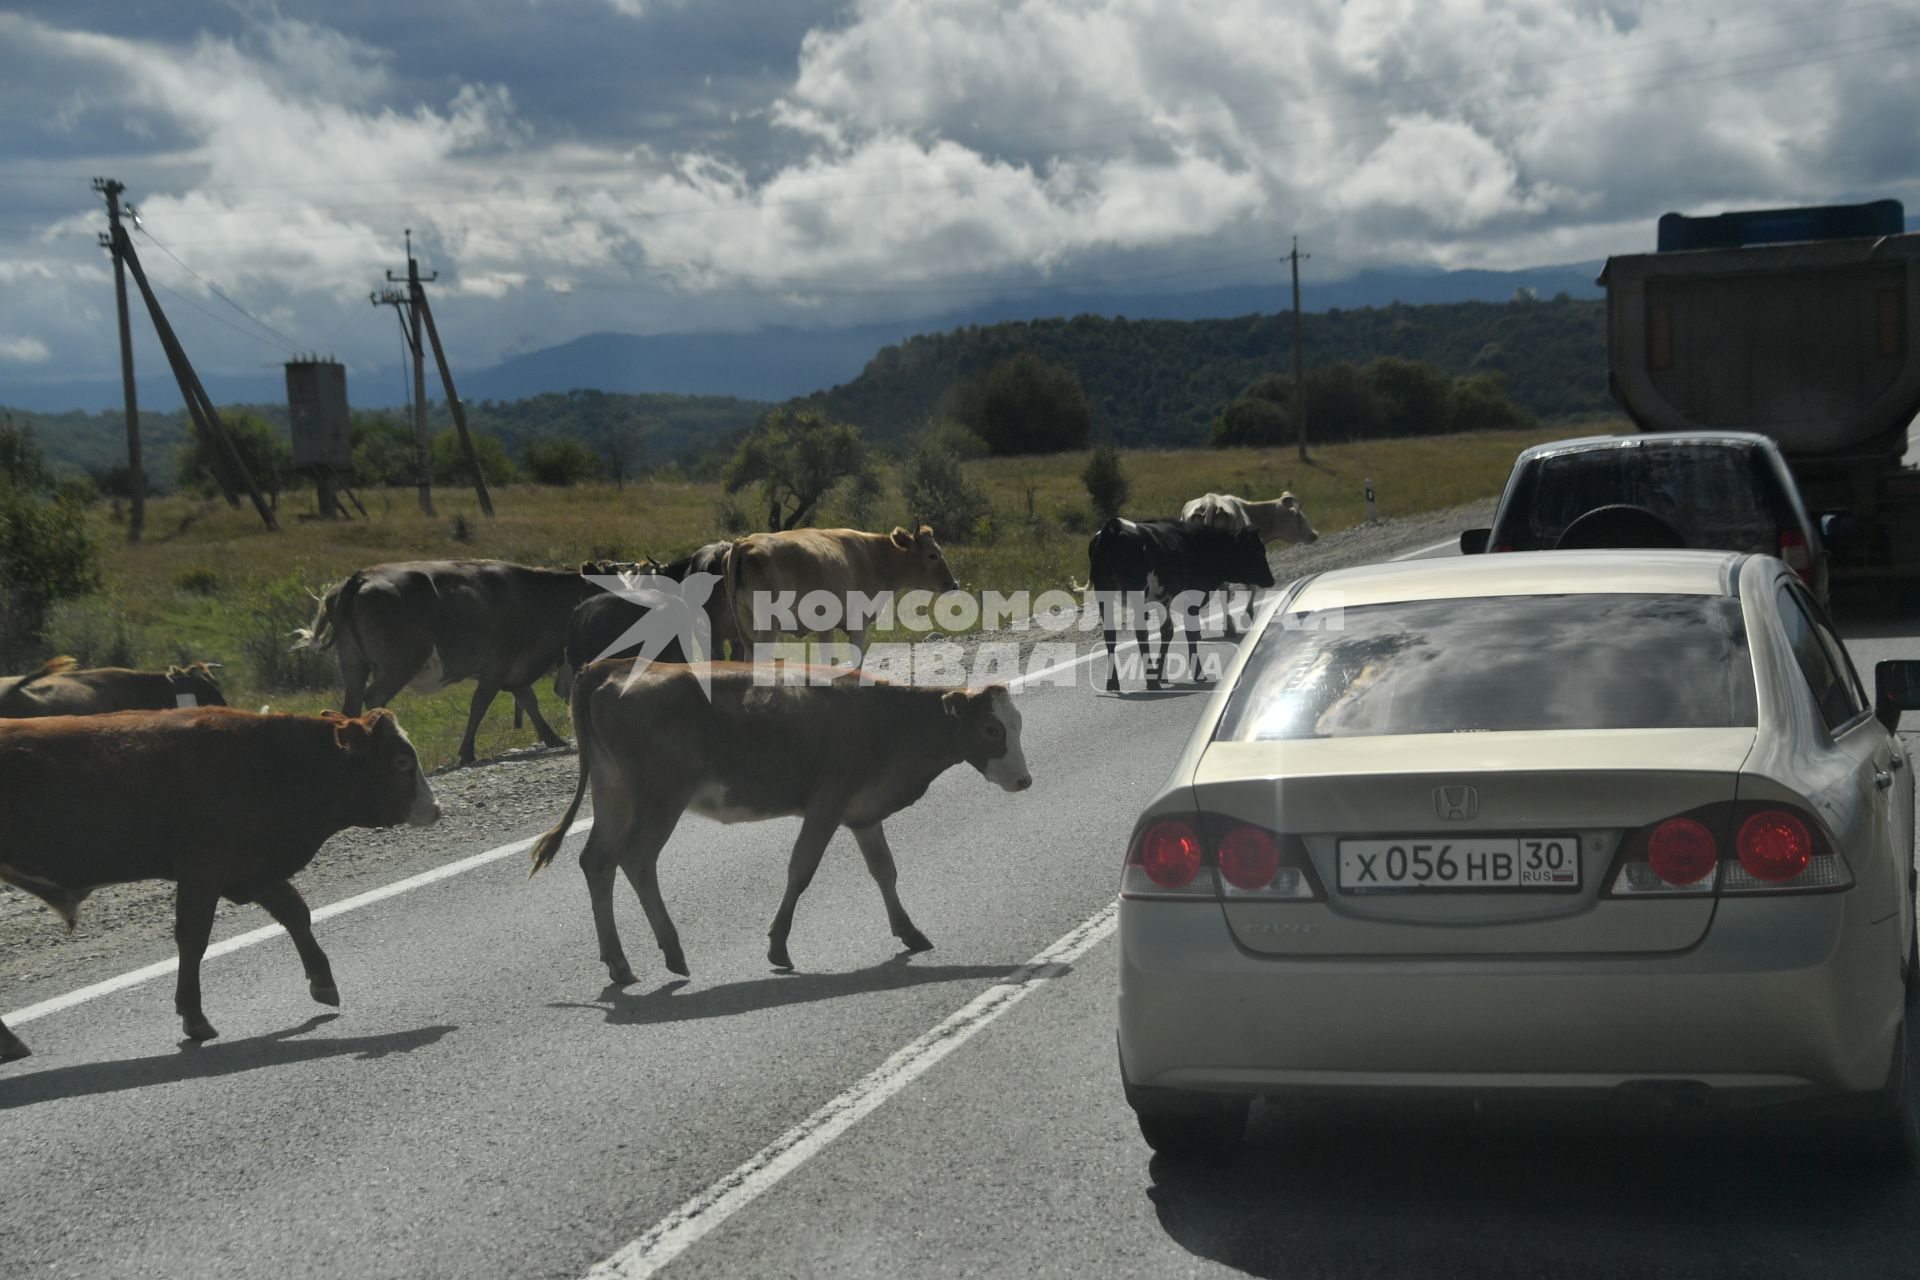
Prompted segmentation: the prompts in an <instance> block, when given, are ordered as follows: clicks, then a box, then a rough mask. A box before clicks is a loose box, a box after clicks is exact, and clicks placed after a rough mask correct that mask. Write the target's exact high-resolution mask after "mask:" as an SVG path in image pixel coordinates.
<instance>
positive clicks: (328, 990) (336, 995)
mask: <svg viewBox="0 0 1920 1280" xmlns="http://www.w3.org/2000/svg"><path fill="white" fill-rule="evenodd" d="M307 990H308V991H310V992H312V993H313V998H314V999H315V1000H318V1001H319V1002H320V1003H321V1004H325V1005H332V1006H333V1007H334V1008H336V1009H338V1008H339V1007H340V988H338V987H336V986H334V985H333V980H332V979H331V978H329V979H327V980H326V981H325V982H321V981H319V980H318V979H316V980H314V981H312V982H309V983H308V984H307Z"/></svg>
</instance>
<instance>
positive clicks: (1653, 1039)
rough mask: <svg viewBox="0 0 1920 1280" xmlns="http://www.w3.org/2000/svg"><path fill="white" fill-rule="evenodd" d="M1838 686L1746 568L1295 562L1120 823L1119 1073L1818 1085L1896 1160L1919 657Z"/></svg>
mask: <svg viewBox="0 0 1920 1280" xmlns="http://www.w3.org/2000/svg"><path fill="white" fill-rule="evenodd" d="M1877 685H1878V689H1877V693H1876V695H1875V696H1869V693H1868V691H1867V689H1866V687H1865V686H1864V684H1863V683H1862V681H1861V680H1860V678H1859V676H1858V675H1857V674H1856V672H1855V671H1854V669H1853V666H1852V663H1851V661H1850V659H1849V658H1848V656H1847V653H1846V650H1845V647H1844V646H1843V645H1842V643H1841V641H1840V639H1839V637H1838V636H1837V635H1836V634H1835V632H1834V630H1833V628H1832V626H1831V624H1830V623H1829V622H1828V621H1827V619H1826V616H1825V614H1824V612H1823V611H1822V610H1821V609H1820V607H1819V606H1818V605H1817V604H1815V603H1814V601H1813V599H1812V597H1811V596H1810V595H1809V594H1808V592H1807V590H1806V587H1805V585H1804V584H1803V583H1802V582H1801V581H1800V580H1799V579H1798V578H1797V577H1796V575H1795V574H1794V573H1793V572H1792V570H1790V569H1789V568H1788V567H1787V566H1786V565H1785V564H1783V563H1782V562H1781V561H1779V560H1777V559H1775V558H1773V557H1770V556H1757V555H1756V556H1742V555H1729V554H1725V553H1717V552H1699V551H1671V552H1665V551H1661V552H1647V551H1636V552H1632V553H1622V552H1611V551H1599V552H1592V551H1570V552H1541V553H1536V554H1533V555H1527V556H1487V557H1478V556H1476V557H1472V558H1468V559H1461V560H1455V561H1419V562H1414V563H1405V564H1392V565H1374V566H1369V567H1366V568H1360V569H1352V570H1346V571H1342V572H1337V573H1328V574H1325V575H1321V576H1318V577H1313V578H1309V579H1305V580H1303V581H1301V582H1297V583H1295V584H1293V585H1292V586H1290V587H1289V588H1288V589H1287V590H1286V592H1285V593H1283V594H1282V595H1281V596H1280V597H1279V598H1278V599H1277V600H1276V601H1274V603H1273V604H1271V605H1270V606H1269V607H1268V608H1267V610H1266V612H1265V613H1264V615H1263V616H1262V618H1261V619H1260V622H1259V625H1258V627H1257V629H1256V631H1255V634H1254V635H1253V636H1252V637H1250V639H1249V641H1248V642H1247V643H1246V644H1245V645H1244V646H1243V647H1242V649H1241V652H1240V654H1239V656H1238V658H1237V660H1236V662H1235V664H1234V666H1233V667H1232V668H1231V669H1230V670H1229V672H1228V674H1227V677H1226V679H1225V680H1224V681H1223V682H1222V685H1221V687H1220V689H1219V690H1218V691H1217V692H1216V694H1215V695H1214V698H1213V700H1212V702H1211V704H1210V705H1209V706H1208V708H1207V711H1206V713H1205V714H1204V715H1203V716H1202V717H1201V720H1200V724H1199V726H1198V728H1197V729H1196V730H1195V732H1194V735H1193V737H1192V739H1191V741H1189V743H1188V744H1187V747H1186V750H1185V752H1184V753H1183V754H1182V755H1181V757H1180V760H1179V762H1178V763H1177V765H1176V766H1175V768H1174V771H1173V774H1172V776H1171V777H1170V778H1169V779H1168V780H1167V782H1166V785H1165V786H1164V787H1162V788H1161V790H1160V791H1159V793H1158V794H1157V795H1156V796H1155V797H1154V798H1153V800H1152V801H1151V803H1149V804H1148V805H1147V807H1146V810H1145V812H1144V813H1143V814H1142V815H1141V817H1140V820H1139V823H1138V824H1137V826H1136V827H1135V829H1134V833H1133V836H1132V839H1131V841H1130V844H1129V848H1128V851H1127V857H1126V864H1125V868H1124V872H1123V879H1122V885H1121V899H1122V900H1121V905H1120V943H1121V946H1120V955H1121V969H1120V1001H1119V1041H1120V1061H1121V1071H1122V1075H1123V1077H1124V1084H1125V1088H1126V1093H1127V1099H1128V1101H1129V1103H1131V1105H1132V1106H1133V1109H1134V1111H1135V1113H1136V1114H1137V1116H1138V1118H1139V1121H1140V1127H1141V1131H1142V1133H1143V1134H1144V1136H1145V1137H1146V1139H1147V1141H1148V1142H1149V1143H1150V1144H1151V1145H1152V1146H1153V1147H1155V1148H1156V1149H1158V1150H1161V1151H1167V1152H1188V1153H1191V1152H1197V1151H1205V1150H1213V1149H1217V1148H1218V1147H1220V1146H1221V1145H1222V1144H1224V1143H1228V1142H1231V1141H1236V1140H1237V1139H1238V1137H1239V1134H1240V1132H1241V1128H1242V1126H1243V1125H1244V1123H1245V1118H1246V1114H1247V1108H1248V1103H1249V1102H1250V1101H1251V1100H1252V1099H1253V1098H1256V1097H1261V1096H1269V1097H1272V1096H1291V1095H1302V1094H1316V1093H1324V1092H1341V1093H1350V1092H1371V1093H1374V1094H1377V1095H1384V1094H1391V1093H1396V1092H1406V1091H1413V1090H1425V1091H1440V1092H1453V1093H1461V1094H1467V1095H1477V1094H1485V1093H1494V1092H1506V1091H1520V1092H1531V1093H1547V1094H1551V1095H1555V1096H1564V1097H1594V1098H1612V1099H1620V1100H1633V1101H1635V1102H1637V1103H1639V1104H1641V1105H1642V1106H1649V1107H1655V1108H1664V1107H1671V1108H1675V1109H1686V1110H1703V1109H1706V1108H1712V1107H1736V1106H1765V1105H1775V1104H1812V1105H1814V1106H1817V1107H1819V1108H1822V1109H1825V1110H1828V1111H1830V1112H1831V1113H1832V1115H1831V1118H1830V1119H1829V1120H1827V1121H1825V1122H1824V1124H1825V1127H1826V1130H1827V1131H1828V1132H1830V1133H1833V1134H1837V1135H1844V1136H1845V1137H1846V1139H1847V1141H1848V1142H1849V1144H1851V1145H1854V1146H1857V1147H1858V1148H1859V1149H1861V1150H1863V1151H1865V1152H1867V1153H1870V1154H1872V1155H1874V1156H1876V1157H1879V1158H1882V1159H1884V1160H1886V1161H1888V1162H1889V1163H1891V1164H1894V1165H1898V1166H1902V1167H1906V1166H1909V1165H1910V1164H1911V1162H1912V1161H1913V1160H1914V1159H1915V1156H1916V1153H1917V1152H1920V1133H1917V1132H1916V1127H1915V1100H1914V1099H1913V1097H1911V1096H1910V1093H1909V1090H1908V1088H1907V1083H1906V1081H1907V1073H1906V1027H1907V1021H1908V1019H1907V1016H1906V1015H1907V1009H1908V1007H1909V993H1910V992H1911V991H1912V989H1913V988H1914V986H1915V983H1916V980H1917V979H1920V965H1917V964H1916V960H1915V945H1916V943H1915V939H1916V935H1915V927H1914V888H1915V883H1914V876H1915V872H1914V862H1913V851H1914V831H1913V770H1912V768H1910V767H1909V766H1908V762H1907V759H1906V755H1905V753H1904V751H1903V749H1902V748H1901V746H1900V743H1899V741H1898V739H1897V737H1896V735H1895V733H1894V732H1893V729H1894V726H1895V725H1896V724H1897V723H1898V719H1899V713H1900V710H1901V709H1902V708H1910V707H1914V706H1916V705H1920V663H1908V662H1888V663H1882V664H1881V665H1880V669H1879V671H1878V673H1877Z"/></svg>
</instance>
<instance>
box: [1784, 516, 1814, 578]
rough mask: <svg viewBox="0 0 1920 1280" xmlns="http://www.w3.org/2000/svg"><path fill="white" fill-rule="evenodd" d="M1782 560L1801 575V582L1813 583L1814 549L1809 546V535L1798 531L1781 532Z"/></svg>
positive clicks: (1785, 530) (1786, 530)
mask: <svg viewBox="0 0 1920 1280" xmlns="http://www.w3.org/2000/svg"><path fill="white" fill-rule="evenodd" d="M1780 558H1781V559H1782V560H1784V561H1786V562H1787V567H1788V568H1789V569H1791V570H1793V571H1794V572H1795V573H1797V574H1799V575H1800V578H1801V581H1803V582H1809V583H1811V582H1812V581H1813V549H1812V548H1811V547H1809V546H1808V545H1807V535H1806V534H1804V533H1802V532H1800V530H1798V529H1782V530H1781V531H1780Z"/></svg>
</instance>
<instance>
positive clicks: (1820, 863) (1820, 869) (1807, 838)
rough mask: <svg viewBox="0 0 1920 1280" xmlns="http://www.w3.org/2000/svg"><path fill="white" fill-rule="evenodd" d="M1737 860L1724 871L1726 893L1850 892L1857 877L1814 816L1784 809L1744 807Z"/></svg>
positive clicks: (1722, 886) (1722, 883)
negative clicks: (1848, 889)
mask: <svg viewBox="0 0 1920 1280" xmlns="http://www.w3.org/2000/svg"><path fill="white" fill-rule="evenodd" d="M1734 816H1735V817H1736V818H1738V819H1739V820H1740V831H1739V834H1738V835H1736V836H1735V837H1734V838H1733V852H1734V856H1733V857H1732V858H1730V859H1728V860H1727V862H1726V864H1725V866H1723V867H1722V868H1721V875H1720V892H1721V893H1723V894H1744V893H1820V892H1825V891H1828V890H1833V889H1845V888H1849V887H1850V886H1852V884H1853V874H1852V873H1851V872H1850V871H1848V870H1847V864H1846V862H1845V861H1843V860H1842V859H1841V857H1840V855H1839V854H1837V853H1835V852H1834V851H1833V846H1832V845H1831V844H1829V843H1828V842H1827V837H1826V833H1825V831H1824V830H1823V829H1822V828H1821V826H1820V823H1819V822H1818V821H1817V820H1816V819H1815V818H1814V817H1813V815H1812V814H1810V813H1808V812H1806V811H1805V810H1804V809H1798V808H1795V807H1793V806H1792V805H1783V804H1751V805H1742V806H1741V807H1740V811H1739V812H1738V813H1736V814H1735V815H1734Z"/></svg>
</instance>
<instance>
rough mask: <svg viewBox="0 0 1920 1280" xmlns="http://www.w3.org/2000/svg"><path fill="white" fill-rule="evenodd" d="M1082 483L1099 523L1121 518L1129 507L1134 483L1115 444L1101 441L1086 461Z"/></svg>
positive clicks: (1081, 476)
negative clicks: (1128, 499)
mask: <svg viewBox="0 0 1920 1280" xmlns="http://www.w3.org/2000/svg"><path fill="white" fill-rule="evenodd" d="M1080 483H1082V484H1084V485H1086V486H1087V496H1088V497H1090V498H1092V499H1093V510H1094V514H1095V515H1097V516H1099V517H1100V522H1101V523H1102V524H1105V523H1106V522H1107V521H1109V520H1111V519H1113V518H1114V517H1115V516H1117V515H1119V514H1120V512H1121V510H1122V509H1124V508H1125V507H1126V505H1127V497H1128V495H1129V494H1131V493H1132V492H1133V482H1132V481H1130V480H1128V479H1127V473H1126V471H1125V469H1124V468H1122V467H1121V465H1120V450H1119V449H1117V448H1116V447H1115V446H1114V443H1113V441H1111V440H1105V441H1102V442H1101V444H1100V447H1099V448H1098V449H1095V450H1094V451H1093V456H1092V457H1090V458H1088V459H1087V465H1086V468H1085V469H1084V470H1082V471H1081V472H1080Z"/></svg>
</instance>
